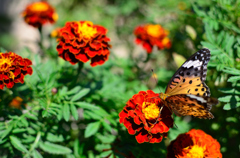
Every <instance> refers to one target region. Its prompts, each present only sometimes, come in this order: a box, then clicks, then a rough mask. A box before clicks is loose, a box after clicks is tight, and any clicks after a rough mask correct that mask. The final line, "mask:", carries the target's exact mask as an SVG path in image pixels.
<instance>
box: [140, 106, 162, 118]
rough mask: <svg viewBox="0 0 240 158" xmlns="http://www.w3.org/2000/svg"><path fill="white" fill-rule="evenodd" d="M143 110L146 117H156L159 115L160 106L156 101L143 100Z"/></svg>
mask: <svg viewBox="0 0 240 158" xmlns="http://www.w3.org/2000/svg"><path fill="white" fill-rule="evenodd" d="M142 112H143V113H144V115H145V118H146V119H148V120H151V119H156V118H157V117H158V115H159V107H158V106H157V105H156V104H155V103H148V102H143V105H142Z"/></svg>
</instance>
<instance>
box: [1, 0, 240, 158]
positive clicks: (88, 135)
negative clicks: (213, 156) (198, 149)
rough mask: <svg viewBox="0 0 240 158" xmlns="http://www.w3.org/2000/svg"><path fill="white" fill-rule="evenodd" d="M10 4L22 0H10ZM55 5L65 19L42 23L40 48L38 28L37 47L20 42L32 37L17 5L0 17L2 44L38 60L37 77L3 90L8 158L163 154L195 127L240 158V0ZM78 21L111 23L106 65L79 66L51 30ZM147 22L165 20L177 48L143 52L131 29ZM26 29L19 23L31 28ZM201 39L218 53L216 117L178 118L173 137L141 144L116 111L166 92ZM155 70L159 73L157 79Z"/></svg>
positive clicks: (210, 81) (211, 69)
mask: <svg viewBox="0 0 240 158" xmlns="http://www.w3.org/2000/svg"><path fill="white" fill-rule="evenodd" d="M0 3H4V1H0ZM11 3H12V4H14V3H15V4H17V3H19V2H18V1H14V0H13V1H9V2H7V4H11ZM49 3H50V4H52V5H53V6H54V7H55V9H56V12H57V13H58V15H59V20H58V22H57V23H56V24H55V25H53V26H47V27H44V28H43V41H42V42H43V46H42V47H38V45H39V35H38V34H34V38H36V39H35V40H34V41H32V43H33V44H35V47H36V49H35V48H34V49H32V47H31V48H30V47H27V46H21V45H19V43H21V42H25V43H29V41H24V39H19V38H17V37H14V34H13V33H12V32H13V30H12V29H13V28H14V26H13V24H16V23H15V22H14V20H15V21H16V19H18V18H19V19H21V15H20V12H18V13H17V14H16V15H15V18H12V17H11V16H9V17H8V16H5V15H4V14H3V13H2V14H1V17H0V20H1V26H0V46H1V47H2V50H1V52H5V50H8V51H13V52H16V53H18V54H20V55H21V56H23V57H27V58H29V59H31V60H32V61H33V65H34V66H33V72H34V73H33V75H32V76H26V77H25V83H24V84H23V85H22V84H17V85H15V86H14V88H12V89H4V90H1V91H0V96H1V100H0V109H1V110H0V120H1V122H0V146H1V147H0V153H1V156H2V157H34V158H41V157H68V158H72V157H77V158H78V157H81V158H82V157H83V158H84V157H89V158H93V157H107V156H109V157H114V156H116V157H165V156H166V151H167V150H166V148H167V146H168V145H169V143H170V141H171V140H173V139H175V138H176V137H177V136H178V135H179V134H180V133H184V132H187V131H188V130H189V129H192V128H195V129H202V130H203V131H205V132H206V133H208V134H210V135H211V136H212V137H213V138H215V139H217V140H218V141H219V143H220V144H221V152H222V154H223V157H239V156H240V151H239V150H240V149H239V146H240V143H239V142H240V137H239V129H240V120H239V119H240V118H239V115H240V109H239V106H240V98H239V94H240V83H239V80H240V63H239V62H240V12H239V8H240V1H238V0H214V1H209V0H202V1H190V0H178V1H175V0H168V1H162V0H142V1H129V0H99V1H95V0H68V1H64V0H55V1H49ZM24 7H25V6H23V8H21V9H20V11H22V10H23V9H24ZM9 9H12V8H10V7H9ZM5 10H6V8H5ZM16 17H17V18H16ZM79 20H87V21H92V22H93V23H94V24H99V25H102V26H104V27H106V28H107V29H108V37H110V39H111V45H112V49H111V55H110V58H109V60H108V61H107V62H106V63H105V64H104V65H102V66H97V67H90V66H89V63H87V64H84V67H83V69H82V71H81V72H80V73H78V71H77V67H78V65H74V66H73V65H71V64H69V63H68V62H65V61H63V60H62V59H60V58H58V56H57V51H56V45H57V43H56V39H54V38H50V37H49V36H48V35H49V34H50V32H51V30H53V29H54V28H57V27H62V26H64V25H65V23H66V22H67V21H79ZM20 22H22V21H21V20H20ZM145 23H154V24H161V25H162V26H163V27H164V28H165V29H167V30H168V31H169V32H170V35H169V36H170V39H171V41H172V47H171V49H169V50H161V51H158V50H155V49H154V51H153V53H152V54H150V58H149V60H148V61H145V59H146V56H147V54H146V52H145V51H144V50H143V49H142V47H141V46H137V45H136V44H135V43H134V35H133V30H134V28H135V27H136V26H138V25H140V24H145ZM28 27H29V28H28ZM28 27H27V28H26V27H25V30H24V29H23V30H21V31H25V32H28V31H29V30H30V29H33V28H30V27H31V26H28ZM29 36H31V35H29ZM17 39H18V40H17ZM34 42H35V43H34ZM30 43H31V42H30ZM202 47H206V48H209V49H210V50H211V54H212V57H211V60H210V62H209V64H208V75H207V80H206V83H207V85H208V86H209V88H210V89H211V96H212V97H216V98H219V101H221V103H220V104H218V105H216V106H214V107H213V108H212V110H211V111H212V113H213V115H214V116H215V118H214V119H213V120H201V119H198V118H192V117H190V116H186V117H181V118H180V117H175V116H174V121H175V124H176V125H177V127H178V128H176V126H175V127H173V128H172V129H171V130H170V131H169V136H168V138H165V139H164V140H163V141H162V142H161V143H158V144H149V143H144V144H138V143H137V142H136V140H135V138H134V136H132V135H129V134H128V132H127V129H126V128H125V127H124V126H123V125H122V124H119V117H118V114H119V112H120V111H121V110H122V109H123V107H124V106H125V103H126V102H127V100H128V99H130V98H131V97H132V95H134V94H136V93H138V92H139V91H141V90H147V89H152V90H154V91H155V92H160V90H159V88H160V89H161V92H163V91H164V90H165V87H166V85H167V83H168V81H169V80H170V78H171V77H172V75H173V73H174V72H175V71H176V70H177V68H178V67H179V66H180V65H181V64H182V63H183V62H184V61H185V60H186V59H187V58H188V57H189V56H190V55H191V54H193V53H194V52H196V51H197V50H199V49H201V48H202ZM151 69H153V70H154V72H155V73H156V75H157V80H158V83H157V84H156V82H155V80H154V77H153V76H152V73H151ZM16 96H20V97H21V98H22V99H23V102H22V107H21V108H13V107H9V103H10V102H11V100H12V99H13V98H15V97H16Z"/></svg>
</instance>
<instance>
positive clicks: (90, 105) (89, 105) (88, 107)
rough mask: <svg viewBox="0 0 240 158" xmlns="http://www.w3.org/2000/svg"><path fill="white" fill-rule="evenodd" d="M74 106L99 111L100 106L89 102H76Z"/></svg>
mask: <svg viewBox="0 0 240 158" xmlns="http://www.w3.org/2000/svg"><path fill="white" fill-rule="evenodd" d="M74 104H75V105H77V106H79V107H80V108H83V109H90V110H99V107H98V106H96V105H93V104H90V103H87V102H75V103H74Z"/></svg>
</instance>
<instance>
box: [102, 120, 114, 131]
mask: <svg viewBox="0 0 240 158" xmlns="http://www.w3.org/2000/svg"><path fill="white" fill-rule="evenodd" d="M102 125H103V127H104V128H105V129H106V130H108V131H109V132H112V127H111V126H110V125H109V124H108V123H107V122H105V121H102Z"/></svg>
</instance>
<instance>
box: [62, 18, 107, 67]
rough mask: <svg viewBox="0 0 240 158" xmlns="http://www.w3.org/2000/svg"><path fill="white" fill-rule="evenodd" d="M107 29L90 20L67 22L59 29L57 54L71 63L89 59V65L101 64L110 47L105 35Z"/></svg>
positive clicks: (105, 58)
mask: <svg viewBox="0 0 240 158" xmlns="http://www.w3.org/2000/svg"><path fill="white" fill-rule="evenodd" d="M106 33H107V29H105V28H104V27H102V26H99V25H93V23H92V22H90V21H79V22H78V21H76V22H67V23H66V25H65V26H64V27H63V28H62V29H60V35H59V36H60V38H58V41H59V43H58V45H57V51H58V56H59V57H61V58H63V59H64V60H66V61H69V62H70V63H71V64H73V65H74V64H76V63H77V62H83V63H85V62H87V61H88V60H89V59H90V60H91V63H90V64H91V66H96V65H102V64H103V63H104V62H105V61H106V60H108V56H109V54H110V52H109V48H110V47H111V46H110V45H109V44H108V42H109V41H110V39H109V38H108V37H107V36H106Z"/></svg>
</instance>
